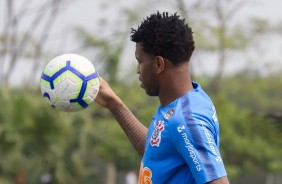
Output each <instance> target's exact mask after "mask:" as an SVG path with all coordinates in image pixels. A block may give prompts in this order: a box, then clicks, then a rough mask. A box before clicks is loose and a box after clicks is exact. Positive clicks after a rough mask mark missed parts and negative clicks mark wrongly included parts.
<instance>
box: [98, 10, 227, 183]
mask: <svg viewBox="0 0 282 184" xmlns="http://www.w3.org/2000/svg"><path fill="white" fill-rule="evenodd" d="M192 33H193V32H192V30H191V28H190V27H189V26H188V24H187V23H185V20H184V19H181V18H180V16H179V15H177V13H175V14H169V13H167V12H164V13H159V12H157V13H155V14H152V15H150V16H149V17H146V18H145V19H144V20H143V21H142V22H141V24H140V26H139V27H138V28H137V29H132V31H131V40H132V41H133V42H135V43H136V50H135V57H136V60H137V62H138V64H137V74H138V75H139V80H140V82H141V87H142V88H143V89H144V90H145V92H146V93H147V94H148V95H149V96H157V97H158V98H159V101H160V105H159V107H158V109H157V110H156V112H155V115H154V117H153V119H152V122H151V124H150V126H149V128H147V127H145V126H144V125H143V124H142V123H140V122H139V121H138V120H137V119H136V117H135V116H134V115H133V114H132V112H131V111H130V110H129V109H128V108H127V106H126V105H125V104H124V103H123V101H122V100H121V99H120V98H119V97H118V96H117V95H116V94H115V93H114V92H113V90H112V89H111V88H110V86H109V85H108V84H107V82H106V81H105V80H104V79H103V78H101V80H100V82H101V85H100V91H99V94H98V96H97V98H96V100H95V101H96V102H97V103H98V104H100V105H102V106H104V107H106V108H108V109H109V110H110V112H111V113H112V115H113V116H114V117H115V119H116V120H117V122H118V123H119V124H120V126H121V127H122V129H123V130H124V132H125V133H126V135H127V136H128V138H129V140H130V141H131V143H132V145H133V146H134V147H135V149H136V150H137V151H138V153H139V154H140V155H141V156H142V157H143V158H142V163H141V166H140V173H139V184H194V183H210V184H219V183H220V184H228V183H229V181H228V178H227V174H226V171H225V168H224V163H223V160H222V158H221V156H220V152H219V124H218V119H217V115H216V110H215V107H214V105H213V103H212V101H211V99H210V98H209V97H208V95H207V94H206V93H205V92H204V91H203V89H202V88H201V86H200V84H198V83H197V82H193V81H192V80H191V76H190V71H189V60H190V57H191V55H192V53H193V51H194V48H195V46H194V41H193V36H192Z"/></svg>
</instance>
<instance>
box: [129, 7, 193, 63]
mask: <svg viewBox="0 0 282 184" xmlns="http://www.w3.org/2000/svg"><path fill="white" fill-rule="evenodd" d="M192 33H193V32H192V30H191V28H190V27H189V26H188V24H186V23H185V19H180V17H179V15H177V14H176V13H175V14H169V13H167V12H165V13H162V14H161V13H159V12H157V13H156V14H152V15H150V16H149V17H147V18H146V19H144V20H143V22H142V23H141V25H140V26H139V27H138V29H137V30H135V29H132V31H131V40H132V41H133V42H136V43H140V44H141V46H142V47H143V50H144V51H145V52H146V53H148V54H152V55H154V56H161V57H163V58H164V59H167V60H169V61H170V62H171V63H172V64H174V65H177V64H179V63H182V62H188V61H189V59H190V57H191V55H192V53H193V51H194V49H195V46H194V41H193V35H192Z"/></svg>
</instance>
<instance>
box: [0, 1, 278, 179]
mask: <svg viewBox="0 0 282 184" xmlns="http://www.w3.org/2000/svg"><path fill="white" fill-rule="evenodd" d="M281 7H282V1H279V0H268V1H263V0H249V1H244V0H207V1H196V0H190V1H189V0H175V1H169V0H163V1H162V3H161V4H160V2H159V1H149V0H143V1H137V0H116V1H103V0H95V1H92V0H80V1H75V0H41V1H35V0H20V1H19V0H17V1H16V0H0V26H1V27H0V62H1V65H0V104H1V105H0V183H1V184H14V183H15V184H38V183H40V184H78V183H79V184H93V183H97V184H136V177H137V176H138V170H139V164H140V161H141V158H140V156H139V155H138V154H137V153H136V152H135V150H134V149H133V147H132V146H131V145H130V143H129V141H128V140H127V138H126V136H125V135H124V133H123V132H122V130H121V128H120V127H119V126H118V125H117V123H116V122H115V120H114V119H113V118H112V117H111V115H110V113H109V112H108V111H107V110H105V109H102V108H99V107H98V106H97V105H95V104H93V105H92V106H91V107H89V108H87V109H85V110H83V111H81V112H77V113H62V112H58V111H55V110H54V109H52V108H50V106H49V105H48V104H47V103H46V101H45V100H44V98H43V97H42V96H41V92H40V88H39V81H40V75H41V72H42V70H43V68H44V67H45V65H46V64H47V62H49V61H50V60H51V59H53V58H54V57H55V56H58V55H61V54H64V53H76V54H80V55H82V56H84V57H87V58H88V59H90V60H91V61H92V62H93V64H94V65H95V67H96V68H97V69H98V71H99V73H100V75H101V76H103V77H104V78H106V79H107V80H108V81H109V83H110V84H111V86H112V87H113V89H114V90H115V91H116V92H117V94H118V95H119V96H120V97H121V98H122V99H123V100H124V101H125V103H126V104H127V105H128V106H129V108H130V109H131V110H132V111H133V113H134V114H135V115H136V116H137V117H138V118H139V119H140V120H141V121H142V122H143V123H144V124H146V125H148V124H149V123H150V120H151V117H152V116H153V114H154V112H155V109H156V108H157V106H158V99H156V98H150V97H147V96H146V95H145V94H144V92H143V91H142V89H140V87H139V82H138V80H137V75H136V72H135V71H136V61H135V57H134V49H135V44H134V43H132V42H130V39H129V36H130V31H131V28H132V27H133V28H137V26H138V24H139V23H140V21H142V20H143V17H146V16H148V15H149V14H151V13H155V12H156V11H157V10H159V11H169V12H171V13H174V12H178V13H179V14H180V15H181V16H182V17H185V18H186V20H187V22H188V23H189V24H190V26H191V27H192V28H193V31H194V38H195V42H196V51H195V53H194V54H193V57H192V59H191V67H192V75H193V80H195V81H198V82H199V83H200V84H201V85H202V87H203V88H204V89H205V90H206V91H207V93H208V94H209V95H210V96H211V98H212V100H213V101H214V103H215V106H216V108H217V113H218V117H219V121H220V131H221V148H220V149H221V153H222V157H223V158H224V161H225V165H226V168H227V172H228V175H229V178H230V180H231V183H233V184H250V183H256V184H281V183H282V133H281V132H282V75H281V72H282V11H281Z"/></svg>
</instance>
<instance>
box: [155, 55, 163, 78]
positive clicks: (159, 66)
mask: <svg viewBox="0 0 282 184" xmlns="http://www.w3.org/2000/svg"><path fill="white" fill-rule="evenodd" d="M155 63H156V67H157V73H158V74H160V73H162V72H163V71H164V70H165V61H164V58H163V57H161V56H156V57H155Z"/></svg>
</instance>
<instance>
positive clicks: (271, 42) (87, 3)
mask: <svg viewBox="0 0 282 184" xmlns="http://www.w3.org/2000/svg"><path fill="white" fill-rule="evenodd" d="M26 1H27V0H25V1H24V0H20V1H19V0H17V1H14V3H15V5H16V6H18V9H20V6H21V5H22V4H23V3H24V2H26ZM226 1H227V2H229V1H228V0H226ZM32 2H33V7H36V2H37V3H41V2H43V1H34V0H33V1H32ZM44 2H46V1H44ZM150 2H151V3H147V4H148V5H146V6H145V7H144V6H141V4H140V1H137V0H117V1H113V2H111V3H108V2H106V3H105V2H104V1H103V0H95V1H93V0H80V1H74V2H71V3H69V4H65V5H64V7H62V8H61V12H60V14H59V16H58V17H57V19H56V22H55V25H54V26H53V27H52V29H51V30H52V31H51V34H50V36H49V38H48V40H47V44H46V48H45V50H48V48H50V53H52V50H56V53H55V54H60V53H61V54H64V53H70V52H76V53H77V54H81V55H83V56H85V57H87V58H89V59H91V60H95V58H93V53H91V52H89V51H84V50H81V49H78V48H79V44H78V43H77V35H75V34H74V33H73V31H70V30H72V29H73V27H75V26H76V27H77V26H80V27H84V28H85V29H87V30H89V31H93V32H95V33H96V34H97V33H99V34H104V35H106V36H107V35H111V34H113V31H127V30H126V28H125V29H123V27H122V26H120V25H119V23H122V22H124V20H123V18H124V17H120V16H118V15H120V7H127V8H131V9H132V8H133V9H134V7H135V6H136V5H138V8H139V10H136V12H138V11H140V10H141V11H143V9H144V11H143V12H144V15H143V16H147V15H148V13H152V12H155V11H156V10H160V11H171V12H175V9H174V8H173V7H172V6H171V4H165V3H162V4H163V5H159V4H157V3H156V2H152V1H150ZM184 2H186V3H188V2H190V1H188V0H184ZM211 2H212V0H205V1H204V3H211ZM233 2H234V1H233ZM235 2H236V1H235ZM246 2H247V3H246V5H245V6H244V7H243V8H242V9H241V10H240V14H239V15H237V16H236V17H235V19H233V21H234V23H236V22H244V21H245V20H247V19H248V18H250V17H259V18H264V19H267V20H268V21H270V22H271V23H272V24H276V23H278V22H282V11H281V7H282V1H281V0H249V1H246ZM109 4H110V5H109ZM5 7H6V1H5V0H0V12H1V13H0V25H1V27H3V26H4V25H5V22H4V18H5V17H4V12H5V11H6V10H5V9H4V8H5ZM16 11H17V10H16ZM29 14H30V15H29ZM29 14H27V15H28V16H26V17H25V19H24V20H23V24H22V25H21V29H22V30H26V29H30V27H29V26H30V21H31V19H32V7H31V8H30V12H29ZM29 16H30V18H29ZM138 16H140V21H141V20H142V18H141V17H142V13H140V12H139V13H138ZM103 19H104V20H105V21H107V22H108V23H107V26H105V25H104V24H103V22H102V21H101V20H103ZM42 27H43V26H42ZM42 29H43V28H42ZM2 30H3V29H2V28H1V29H0V32H1V31H2ZM38 32H39V31H38ZM34 34H36V32H35V33H34ZM265 40H266V42H267V44H265V45H267V48H264V47H263V46H262V48H260V49H261V50H262V51H266V52H267V54H264V55H263V57H264V58H263V61H264V62H257V61H255V60H256V58H258V56H257V53H253V56H252V54H250V56H249V57H253V58H252V60H254V61H253V63H252V62H251V63H249V64H248V65H247V66H246V65H245V63H244V61H243V59H242V58H240V56H236V55H235V56H232V59H233V60H236V62H230V63H229V64H228V65H227V66H226V72H227V73H229V72H230V73H232V72H235V71H237V70H240V69H242V68H246V67H249V68H257V67H264V66H265V65H267V64H268V63H267V62H269V61H270V60H271V61H272V62H276V65H278V66H281V67H282V65H281V63H282V59H281V58H282V36H281V35H280V36H279V35H275V36H272V35H268V37H265ZM265 47H266V46H265ZM134 48H135V45H134V44H133V43H130V42H129V43H128V44H127V45H126V49H125V50H126V52H125V53H124V54H123V58H122V59H123V60H124V62H123V63H122V66H121V69H122V68H124V67H127V66H132V65H134V63H132V62H131V61H134ZM49 57H50V60H51V59H52V58H53V57H55V55H54V56H53V55H52V54H50V56H49ZM195 59H197V60H199V62H198V63H196V64H195V67H194V68H195V72H196V73H198V74H212V73H213V72H214V71H215V68H216V65H217V57H216V56H212V55H200V56H199V55H196V56H195ZM206 60H210V61H209V64H208V65H207V64H203V62H206ZM201 61H202V62H201ZM46 62H48V61H45V62H43V63H44V64H43V65H42V66H41V67H44V65H45V64H46ZM92 62H93V63H94V65H95V66H96V67H97V68H99V61H92ZM128 62H130V64H129V63H128ZM234 63H235V64H234ZM23 65H25V66H26V67H24V68H25V70H23V69H22V68H23ZM28 65H29V62H28V61H23V62H22V64H21V65H19V66H18V67H17V68H16V70H17V71H19V72H20V74H21V75H22V77H21V78H22V79H25V77H26V76H28V75H29V73H30V72H31V71H30V70H29V69H28V68H29V67H28ZM197 65H198V66H197ZM234 66H236V67H235V68H236V70H235V71H234ZM2 67H5V65H4V66H3V65H2ZM133 67H134V66H133ZM276 68H279V67H276ZM15 73H17V75H15V76H13V78H12V81H13V84H15V85H18V84H20V83H21V81H19V80H18V79H19V78H18V72H15ZM35 77H38V78H40V72H39V73H38V74H36V76H35Z"/></svg>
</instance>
